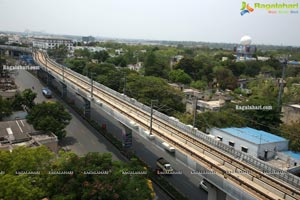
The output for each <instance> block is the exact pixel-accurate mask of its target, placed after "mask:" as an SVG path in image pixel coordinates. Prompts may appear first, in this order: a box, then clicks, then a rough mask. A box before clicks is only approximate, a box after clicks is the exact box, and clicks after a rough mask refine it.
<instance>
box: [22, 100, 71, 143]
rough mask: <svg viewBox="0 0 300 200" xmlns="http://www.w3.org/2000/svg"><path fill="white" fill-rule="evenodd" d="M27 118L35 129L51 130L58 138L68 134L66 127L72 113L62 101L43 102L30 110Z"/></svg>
mask: <svg viewBox="0 0 300 200" xmlns="http://www.w3.org/2000/svg"><path fill="white" fill-rule="evenodd" d="M27 119H28V122H29V123H31V124H33V127H34V128H35V129H37V130H43V131H51V132H53V133H54V134H55V135H56V136H57V137H58V139H62V138H63V137H65V135H66V132H65V130H64V128H65V127H66V126H67V125H68V124H69V122H70V120H71V115H70V114H69V113H68V112H67V111H66V110H65V108H64V106H63V105H62V104H61V103H57V102H43V103H41V104H37V105H35V106H34V107H33V108H32V109H31V110H30V112H29V113H28V115H27Z"/></svg>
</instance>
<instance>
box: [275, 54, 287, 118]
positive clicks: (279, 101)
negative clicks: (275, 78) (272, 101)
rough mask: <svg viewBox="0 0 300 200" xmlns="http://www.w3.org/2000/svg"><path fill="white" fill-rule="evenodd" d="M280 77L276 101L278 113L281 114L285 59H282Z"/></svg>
mask: <svg viewBox="0 0 300 200" xmlns="http://www.w3.org/2000/svg"><path fill="white" fill-rule="evenodd" d="M282 65H283V66H282V77H281V80H280V82H279V84H280V85H279V92H278V99H277V106H278V111H279V112H281V104H282V100H281V98H282V93H283V85H284V82H283V81H284V79H285V72H286V66H287V59H284V61H283V63H282Z"/></svg>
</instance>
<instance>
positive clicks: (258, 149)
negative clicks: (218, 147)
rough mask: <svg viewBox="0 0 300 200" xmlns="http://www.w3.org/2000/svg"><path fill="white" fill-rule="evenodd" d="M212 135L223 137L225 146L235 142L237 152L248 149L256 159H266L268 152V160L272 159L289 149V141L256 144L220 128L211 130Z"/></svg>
mask: <svg viewBox="0 0 300 200" xmlns="http://www.w3.org/2000/svg"><path fill="white" fill-rule="evenodd" d="M210 134H211V135H213V136H215V137H216V139H218V137H221V138H222V141H221V140H220V141H221V142H223V143H224V144H227V145H229V142H233V143H234V148H235V149H236V150H239V151H242V147H245V148H247V149H248V152H247V154H248V155H251V156H254V157H261V158H264V156H265V151H268V153H267V159H271V158H273V157H274V156H275V155H276V152H277V151H284V150H287V149H288V141H282V142H272V143H262V144H256V143H253V142H251V141H247V140H246V139H243V138H239V137H236V136H234V135H231V134H229V133H227V132H224V131H222V130H220V129H218V128H212V129H210Z"/></svg>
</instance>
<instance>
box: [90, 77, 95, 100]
mask: <svg viewBox="0 0 300 200" xmlns="http://www.w3.org/2000/svg"><path fill="white" fill-rule="evenodd" d="M90 74H91V98H93V90H94V81H93V72H90Z"/></svg>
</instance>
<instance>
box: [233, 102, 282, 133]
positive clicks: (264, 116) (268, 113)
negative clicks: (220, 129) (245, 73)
mask: <svg viewBox="0 0 300 200" xmlns="http://www.w3.org/2000/svg"><path fill="white" fill-rule="evenodd" d="M240 105H242V106H247V105H250V106H251V105H254V106H261V107H265V106H268V107H269V106H270V108H271V109H263V110H244V111H239V112H238V114H239V115H240V116H242V117H244V118H246V119H248V120H249V121H248V122H247V125H248V126H250V127H252V128H256V129H259V130H264V131H267V132H274V131H275V130H276V129H277V128H278V127H279V125H280V124H281V123H282V121H281V119H280V118H281V113H280V111H279V110H278V106H277V102H276V100H273V99H269V98H266V97H265V96H251V97H250V98H249V100H248V101H247V102H244V103H242V104H240Z"/></svg>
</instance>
